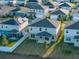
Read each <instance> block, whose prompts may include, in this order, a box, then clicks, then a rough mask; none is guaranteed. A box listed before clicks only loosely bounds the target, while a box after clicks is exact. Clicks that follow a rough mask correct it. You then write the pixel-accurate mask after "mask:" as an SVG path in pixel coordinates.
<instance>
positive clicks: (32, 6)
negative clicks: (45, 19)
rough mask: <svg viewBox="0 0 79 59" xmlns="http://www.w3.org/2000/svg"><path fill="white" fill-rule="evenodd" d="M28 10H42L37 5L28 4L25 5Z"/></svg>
mask: <svg viewBox="0 0 79 59" xmlns="http://www.w3.org/2000/svg"><path fill="white" fill-rule="evenodd" d="M26 6H27V7H28V8H30V9H43V8H42V7H41V6H40V5H39V4H37V3H36V4H33V3H29V4H27V5H26Z"/></svg>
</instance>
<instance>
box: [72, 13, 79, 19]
mask: <svg viewBox="0 0 79 59" xmlns="http://www.w3.org/2000/svg"><path fill="white" fill-rule="evenodd" d="M72 20H73V21H79V12H78V13H73V14H72Z"/></svg>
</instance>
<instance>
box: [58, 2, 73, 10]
mask: <svg viewBox="0 0 79 59" xmlns="http://www.w3.org/2000/svg"><path fill="white" fill-rule="evenodd" d="M72 7H73V4H71V3H68V2H64V3H61V4H60V5H59V8H62V9H67V10H72Z"/></svg>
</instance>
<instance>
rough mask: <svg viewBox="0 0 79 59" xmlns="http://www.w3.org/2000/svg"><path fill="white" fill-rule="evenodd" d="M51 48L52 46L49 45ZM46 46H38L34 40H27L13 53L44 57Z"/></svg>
mask: <svg viewBox="0 0 79 59" xmlns="http://www.w3.org/2000/svg"><path fill="white" fill-rule="evenodd" d="M49 46H51V44H50V45H49ZM47 49H48V48H45V45H44V44H38V43H36V41H34V40H27V39H26V40H25V41H24V42H23V43H22V44H21V45H20V46H19V47H17V49H16V50H15V51H14V52H13V53H17V54H24V55H40V56H41V55H42V54H43V53H45V52H46V51H47Z"/></svg>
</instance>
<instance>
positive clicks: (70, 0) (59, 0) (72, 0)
mask: <svg viewBox="0 0 79 59" xmlns="http://www.w3.org/2000/svg"><path fill="white" fill-rule="evenodd" d="M56 1H57V2H59V3H60V2H79V0H56Z"/></svg>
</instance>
